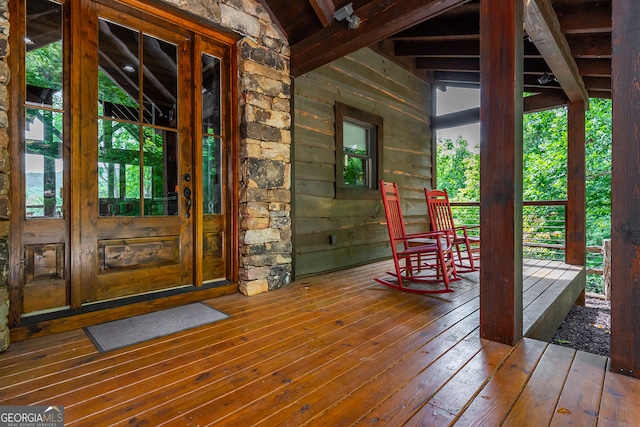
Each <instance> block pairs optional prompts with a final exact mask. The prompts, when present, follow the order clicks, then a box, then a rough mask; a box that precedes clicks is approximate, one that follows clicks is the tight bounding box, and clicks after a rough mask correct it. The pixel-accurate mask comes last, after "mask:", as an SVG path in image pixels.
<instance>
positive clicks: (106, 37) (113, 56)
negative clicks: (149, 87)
mask: <svg viewBox="0 0 640 427" xmlns="http://www.w3.org/2000/svg"><path fill="white" fill-rule="evenodd" d="M98 37H99V57H98V64H99V66H100V68H99V71H98V114H99V115H101V116H105V117H111V118H114V119H121V120H130V121H134V122H138V121H140V60H139V57H140V54H139V51H140V42H139V40H140V34H139V32H138V31H135V30H132V29H130V28H126V27H123V26H121V25H118V24H114V23H113V22H109V21H105V20H104V19H100V21H99V36H98Z"/></svg>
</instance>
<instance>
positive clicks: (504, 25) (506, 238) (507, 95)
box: [480, 0, 523, 345]
mask: <svg viewBox="0 0 640 427" xmlns="http://www.w3.org/2000/svg"><path fill="white" fill-rule="evenodd" d="M522 39H523V2H522V1H521V0H506V1H501V2H495V1H482V2H480V87H481V88H482V90H481V96H480V233H481V234H480V239H481V241H482V248H481V253H480V265H481V267H480V335H481V336H482V338H486V339H489V340H492V341H498V342H501V343H504V344H509V345H515V344H517V343H518V342H519V341H520V340H521V339H522V108H523V107H522V105H523V101H522V67H523V54H522Z"/></svg>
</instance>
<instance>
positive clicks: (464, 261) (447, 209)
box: [424, 188, 480, 273]
mask: <svg viewBox="0 0 640 427" xmlns="http://www.w3.org/2000/svg"><path fill="white" fill-rule="evenodd" d="M424 195H425V198H426V199H427V207H428V210H429V219H430V220H431V231H441V232H445V233H447V235H449V236H450V239H451V244H452V245H453V247H454V248H455V251H454V255H455V261H456V268H457V271H459V272H461V273H467V272H471V271H476V270H478V268H479V267H480V263H479V261H480V238H479V237H476V236H469V234H468V233H467V230H470V229H474V228H479V226H458V227H456V226H455V224H454V222H453V214H452V213H451V204H450V203H449V195H448V194H447V190H429V189H427V188H425V189H424Z"/></svg>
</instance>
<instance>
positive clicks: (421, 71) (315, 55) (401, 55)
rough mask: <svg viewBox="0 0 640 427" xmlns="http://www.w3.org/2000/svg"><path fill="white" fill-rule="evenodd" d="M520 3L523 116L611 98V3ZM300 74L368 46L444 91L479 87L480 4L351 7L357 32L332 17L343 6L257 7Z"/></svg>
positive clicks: (318, 2) (403, 2)
mask: <svg viewBox="0 0 640 427" xmlns="http://www.w3.org/2000/svg"><path fill="white" fill-rule="evenodd" d="M523 1H524V5H525V8H524V22H525V25H524V27H525V28H524V30H525V31H524V38H523V40H522V43H523V52H524V66H523V76H522V77H523V84H524V91H525V92H530V93H535V94H538V96H536V97H533V98H532V99H530V100H528V101H527V103H526V104H525V111H533V110H538V109H544V108H551V107H554V106H557V105H562V104H564V103H566V101H567V100H568V101H573V102H576V101H585V105H588V103H587V102H586V101H587V98H589V97H592V98H611V0H523ZM260 2H261V3H262V5H263V6H264V7H265V8H266V9H267V11H268V12H269V14H270V15H271V16H272V18H273V19H274V21H275V22H276V24H277V25H279V27H280V29H281V30H282V31H283V33H284V34H285V35H286V37H287V39H288V40H289V43H290V45H291V72H292V74H293V75H294V76H298V75H301V74H304V73H306V72H308V71H311V70H313V69H315V68H318V67H320V66H322V65H324V64H327V63H329V62H331V61H333V60H335V59H338V58H340V57H342V56H344V55H347V54H349V53H351V52H354V51H356V50H358V49H361V48H364V47H370V48H373V49H374V50H376V51H378V52H380V53H382V54H383V55H385V56H387V57H389V58H390V59H392V60H394V61H395V62H397V63H399V64H401V65H403V66H404V67H405V68H407V69H409V70H411V71H412V72H413V73H415V74H417V75H418V76H420V77H422V78H423V79H425V80H427V81H429V82H432V83H434V84H435V85H437V86H438V87H440V88H442V89H444V88H446V87H449V86H456V87H477V88H479V87H480V5H479V0H429V1H425V0H394V1H391V0H354V1H353V2H352V3H353V4H352V9H353V15H355V16H357V17H358V18H359V19H360V24H359V26H358V27H357V28H355V29H349V27H348V25H347V20H346V19H344V20H342V21H339V20H337V19H335V18H334V15H335V13H336V11H339V10H340V9H341V8H342V7H344V6H345V5H348V4H349V3H350V2H349V1H345V0H260Z"/></svg>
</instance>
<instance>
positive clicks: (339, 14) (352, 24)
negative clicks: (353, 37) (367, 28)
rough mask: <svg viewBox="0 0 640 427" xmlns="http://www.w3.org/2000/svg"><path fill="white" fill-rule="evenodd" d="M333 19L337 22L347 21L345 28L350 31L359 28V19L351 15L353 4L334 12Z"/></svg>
mask: <svg viewBox="0 0 640 427" xmlns="http://www.w3.org/2000/svg"><path fill="white" fill-rule="evenodd" d="M333 17H334V18H335V19H336V20H337V21H344V20H346V21H347V23H348V24H347V26H348V27H349V29H350V30H355V29H356V28H358V27H359V26H360V18H359V17H358V16H357V15H353V3H349V4H348V5H346V6H343V7H341V8H340V9H338V10H336V11H335V13H334V14H333Z"/></svg>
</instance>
